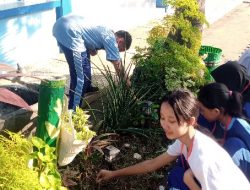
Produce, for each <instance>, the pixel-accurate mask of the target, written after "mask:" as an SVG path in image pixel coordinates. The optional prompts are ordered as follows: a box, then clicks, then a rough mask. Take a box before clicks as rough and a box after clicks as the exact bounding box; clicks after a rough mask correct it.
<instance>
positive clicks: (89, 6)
mask: <svg viewBox="0 0 250 190" xmlns="http://www.w3.org/2000/svg"><path fill="white" fill-rule="evenodd" d="M22 1H25V0H22ZM27 1H28V0H27ZM41 1H44V0H41ZM156 1H158V0H105V1H104V0H71V2H72V12H73V13H75V14H79V15H82V16H84V17H85V18H86V19H87V20H89V22H92V23H96V24H104V25H107V26H109V27H111V28H113V29H114V30H118V29H125V30H129V29H132V28H134V27H136V26H140V25H144V24H146V23H147V22H148V21H149V20H152V19H158V18H162V17H163V16H164V15H165V14H166V10H165V9H164V8H156ZM241 2H242V1H240V0H219V1H218V0H206V16H207V18H208V21H209V22H210V23H212V22H214V21H216V20H217V19H219V18H220V17H221V16H223V15H224V14H225V13H226V12H228V11H229V10H231V9H232V8H233V7H235V6H236V5H238V4H239V3H241ZM1 6H3V4H1V3H0V14H1ZM55 20H56V13H55V9H52V10H48V11H44V12H36V13H33V14H28V15H23V16H18V17H11V18H5V19H1V20H0V26H1V27H0V63H7V64H11V65H14V66H15V65H16V64H17V63H19V64H20V65H21V66H22V65H29V64H41V63H42V62H43V61H46V60H47V59H49V58H55V57H56V56H57V55H58V53H59V50H58V47H57V45H56V41H55V39H54V38H53V36H52V32H51V30H52V26H53V23H54V22H55Z"/></svg>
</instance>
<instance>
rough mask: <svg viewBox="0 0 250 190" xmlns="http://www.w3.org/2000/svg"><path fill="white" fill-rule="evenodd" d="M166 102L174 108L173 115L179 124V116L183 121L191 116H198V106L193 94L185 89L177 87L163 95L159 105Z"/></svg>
mask: <svg viewBox="0 0 250 190" xmlns="http://www.w3.org/2000/svg"><path fill="white" fill-rule="evenodd" d="M165 102H167V103H168V104H169V105H170V106H171V107H172V108H173V110H174V114H175V117H176V119H177V121H178V123H179V124H180V118H179V116H182V117H183V119H184V120H185V121H188V120H189V119H190V118H191V117H195V118H197V117H198V114H199V108H198V103H197V100H196V98H195V96H194V95H193V94H192V92H190V91H189V90H187V89H177V90H175V91H173V92H172V93H171V94H169V95H166V96H164V97H163V99H162V101H161V105H162V104H163V103H165Z"/></svg>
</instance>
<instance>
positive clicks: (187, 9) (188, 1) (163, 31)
mask: <svg viewBox="0 0 250 190" xmlns="http://www.w3.org/2000/svg"><path fill="white" fill-rule="evenodd" d="M166 2H167V4H169V5H170V6H171V7H173V9H174V10H175V13H174V14H173V15H167V16H165V17H164V18H163V20H162V22H161V23H160V24H158V25H156V26H155V27H154V28H153V29H152V30H151V31H150V35H149V37H148V42H149V44H150V45H152V44H154V43H155V41H157V40H158V39H159V38H166V37H167V36H168V38H170V39H173V40H174V41H176V42H177V43H179V44H180V45H184V46H185V47H187V48H189V49H191V51H192V52H193V53H195V54H198V52H199V49H200V46H201V37H202V36H201V30H202V26H203V25H204V24H207V25H208V22H207V21H206V18H205V15H204V13H202V12H201V11H200V8H199V5H198V3H197V0H166Z"/></svg>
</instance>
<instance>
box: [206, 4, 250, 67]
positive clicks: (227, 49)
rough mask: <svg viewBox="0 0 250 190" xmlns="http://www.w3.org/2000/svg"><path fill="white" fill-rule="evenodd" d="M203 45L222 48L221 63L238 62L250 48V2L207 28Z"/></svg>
mask: <svg viewBox="0 0 250 190" xmlns="http://www.w3.org/2000/svg"><path fill="white" fill-rule="evenodd" d="M202 44H203V45H212V46H215V47H218V48H221V49H222V51H223V56H222V60H221V63H224V62H225V61H227V60H238V59H239V57H240V55H241V54H242V53H243V52H244V51H245V50H246V49H247V48H250V1H244V2H243V3H242V4H240V5H239V6H237V7H236V8H234V9H233V10H232V11H230V12H229V13H227V14H226V15H225V16H224V17H223V18H221V19H219V20H218V21H216V22H214V23H213V24H212V25H211V26H210V27H209V28H206V29H205V30H204V33H203V40H202Z"/></svg>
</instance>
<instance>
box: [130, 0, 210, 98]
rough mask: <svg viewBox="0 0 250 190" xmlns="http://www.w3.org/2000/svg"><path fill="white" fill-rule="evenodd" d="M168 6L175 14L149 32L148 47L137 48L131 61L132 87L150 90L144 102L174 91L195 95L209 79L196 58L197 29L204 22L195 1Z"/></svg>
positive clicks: (197, 46)
mask: <svg viewBox="0 0 250 190" xmlns="http://www.w3.org/2000/svg"><path fill="white" fill-rule="evenodd" d="M167 3H168V4H170V5H171V6H172V7H173V8H174V10H175V13H174V14H173V15H168V16H166V17H164V19H163V21H162V23H161V24H159V25H157V26H156V27H154V28H153V29H152V30H151V33H150V35H149V37H148V39H147V40H148V42H149V47H148V48H143V49H140V48H138V49H137V51H138V52H137V54H136V55H135V56H134V57H133V62H134V64H135V65H136V67H135V72H134V73H133V75H132V85H133V86H134V87H135V88H143V89H151V90H150V93H148V96H147V97H146V98H147V99H146V100H150V101H153V102H158V101H159V99H161V97H162V96H163V94H165V93H166V92H167V91H171V90H173V89H176V88H181V87H185V88H189V89H190V90H191V91H193V92H196V91H197V90H198V88H199V86H200V85H203V84H204V83H206V82H207V80H206V79H207V78H208V75H209V73H208V71H207V69H206V67H205V65H204V64H203V63H202V60H201V58H200V57H199V54H198V52H199V49H200V46H201V29H200V26H201V25H203V24H204V23H206V20H205V16H204V14H203V13H201V12H200V10H199V6H198V4H197V0H175V1H174V0H169V1H167ZM151 86H153V88H151ZM150 95H152V96H150Z"/></svg>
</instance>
